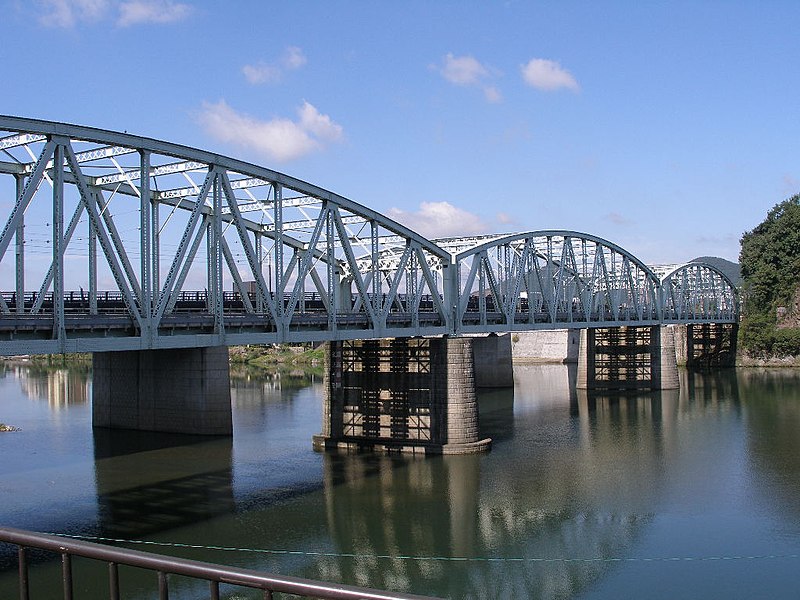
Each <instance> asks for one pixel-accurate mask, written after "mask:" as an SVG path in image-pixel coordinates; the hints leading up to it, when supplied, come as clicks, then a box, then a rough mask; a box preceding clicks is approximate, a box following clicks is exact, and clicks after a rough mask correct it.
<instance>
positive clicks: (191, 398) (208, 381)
mask: <svg viewBox="0 0 800 600" xmlns="http://www.w3.org/2000/svg"><path fill="white" fill-rule="evenodd" d="M92 366H93V375H92V424H93V426H95V427H111V428H115V429H138V430H142V431H164V432H171V433H193V434H200V435H232V433H233V424H232V416H231V387H230V373H229V368H228V348H227V347H226V346H219V347H213V348H180V349H171V350H131V351H124V352H95V353H94V354H93V355H92Z"/></svg>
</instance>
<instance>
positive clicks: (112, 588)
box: [0, 527, 426, 600]
mask: <svg viewBox="0 0 800 600" xmlns="http://www.w3.org/2000/svg"><path fill="white" fill-rule="evenodd" d="M0 542H7V543H9V544H14V545H16V546H17V547H18V556H19V597H20V600H29V599H30V586H29V572H28V559H27V550H28V549H29V548H39V549H41V550H45V551H49V552H54V553H57V554H59V555H60V556H61V578H62V582H63V597H64V600H72V599H73V597H74V596H73V585H72V557H73V556H81V557H84V558H89V559H93V560H98V561H103V562H106V563H108V589H109V594H108V597H109V598H110V599H111V600H119V599H120V598H121V596H120V578H119V565H127V566H131V567H139V568H142V569H148V570H150V571H154V572H155V573H156V575H157V578H158V594H159V595H158V597H159V600H168V598H169V582H168V575H181V576H185V577H191V578H193V579H200V580H205V581H208V584H209V598H211V599H212V600H218V599H219V598H220V584H229V585H233V586H239V587H244V588H250V589H256V590H262V591H263V592H264V598H265V600H271V599H272V594H273V592H283V593H287V594H294V595H296V596H304V597H312V598H319V599H321V600H323V599H324V600H328V599H330V600H334V599H338V600H356V599H358V600H415V599H416V600H424V599H425V598H426V597H425V596H415V595H410V594H395V593H391V592H382V591H380V590H371V589H367V588H359V587H355V586H349V585H340V584H333V583H324V582H319V581H313V580H311V579H301V578H298V577H281V576H276V575H268V574H265V573H261V572H259V571H254V570H251V569H239V568H235V567H226V566H222V565H217V564H213V563H207V562H201V561H197V560H188V559H183V558H173V557H171V556H164V555H161V554H151V553H149V552H140V551H138V550H128V549H126V548H117V547H114V546H106V545H102V544H95V543H92V542H84V541H81V540H73V539H67V538H63V537H60V536H55V535H47V534H43V533H34V532H30V531H23V530H21V529H13V528H10V527H0Z"/></svg>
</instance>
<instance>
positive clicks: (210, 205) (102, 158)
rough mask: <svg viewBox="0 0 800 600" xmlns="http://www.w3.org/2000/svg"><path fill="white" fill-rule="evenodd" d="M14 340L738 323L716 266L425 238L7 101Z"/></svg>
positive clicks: (170, 149) (517, 237)
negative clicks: (659, 268) (13, 112)
mask: <svg viewBox="0 0 800 600" xmlns="http://www.w3.org/2000/svg"><path fill="white" fill-rule="evenodd" d="M0 174H2V175H4V177H0V203H2V206H3V207H4V211H5V210H7V211H8V217H7V219H6V220H5V224H4V225H3V228H2V232H1V233H0V290H2V293H0V355H14V354H38V353H58V352H105V351H113V350H145V349H164V348H191V347H208V346H224V345H236V344H264V343H278V342H302V341H326V340H341V339H370V338H384V337H410V336H420V335H425V336H437V335H461V334H472V333H489V332H504V331H512V330H513V331H521V330H531V329H555V328H559V329H560V328H587V327H612V326H620V325H643V326H644V325H658V324H664V323H689V322H720V323H729V322H736V321H738V303H737V297H736V290H735V287H734V285H733V284H732V282H731V281H730V280H729V279H728V278H727V277H726V276H725V275H724V274H723V273H721V272H720V271H718V270H717V269H715V268H714V267H713V266H711V265H706V264H702V263H690V264H687V265H683V266H680V267H677V268H675V269H674V270H672V271H671V272H669V273H666V274H665V275H664V276H663V277H660V276H658V275H657V274H656V272H655V271H654V270H653V269H652V268H650V267H648V266H646V265H645V264H643V263H642V262H641V261H640V260H638V259H637V258H636V257H635V256H634V255H633V254H631V253H630V252H628V251H626V250H624V249H623V248H621V247H619V246H617V245H615V244H613V243H611V242H609V241H606V240H604V239H602V238H599V237H597V236H594V235H590V234H584V233H578V232H573V231H534V232H524V233H514V234H509V235H487V236H477V237H469V238H456V239H452V238H451V239H442V240H429V239H426V238H425V237H423V236H421V235H419V234H417V233H415V232H413V231H411V230H410V229H408V228H406V227H404V226H403V225H401V224H399V223H397V222H395V221H392V220H391V219H388V218H387V217H386V216H384V215H382V214H380V213H379V212H377V211H375V210H372V209H370V208H367V207H366V206H364V205H362V204H358V203H356V202H353V201H351V200H348V199H347V198H344V197H342V196H339V195H337V194H334V193H332V192H329V191H327V190H324V189H322V188H320V187H317V186H315V185H312V184H309V183H306V182H303V181H300V180H298V179H295V178H293V177H290V176H288V175H285V174H282V173H278V172H276V171H272V170H270V169H266V168H264V167H259V166H256V165H253V164H249V163H246V162H242V161H239V160H235V159H232V158H228V157H224V156H220V155H217V154H213V153H210V152H206V151H203V150H198V149H194V148H189V147H185V146H180V145H177V144H172V143H168V142H163V141H158V140H154V139H149V138H144V137H139V136H134V135H130V134H127V133H117V132H112V131H105V130H100V129H94V128H90V127H84V126H78V125H69V124H64V123H57V122H49V121H40V120H33V119H25V118H19V117H12V116H0Z"/></svg>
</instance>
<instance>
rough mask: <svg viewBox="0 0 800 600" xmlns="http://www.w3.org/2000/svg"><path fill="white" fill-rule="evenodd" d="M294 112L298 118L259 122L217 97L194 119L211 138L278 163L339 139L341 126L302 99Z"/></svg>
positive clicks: (204, 104)
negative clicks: (215, 100) (296, 119)
mask: <svg viewBox="0 0 800 600" xmlns="http://www.w3.org/2000/svg"><path fill="white" fill-rule="evenodd" d="M297 112H298V114H299V116H300V119H299V121H292V120H291V119H285V118H275V119H272V120H270V121H262V120H259V119H256V118H254V117H251V116H250V115H247V114H244V113H240V112H237V111H235V110H234V109H233V108H231V107H230V106H228V104H227V103H226V102H225V101H224V100H220V101H219V102H217V103H216V104H211V103H208V102H204V103H203V106H202V109H201V111H200V113H199V116H198V120H199V121H200V124H201V125H202V126H203V128H204V129H205V130H206V132H207V133H208V134H209V135H211V136H212V137H214V138H215V139H217V140H219V141H221V142H225V143H230V144H234V145H236V146H240V147H244V148H250V149H252V150H254V151H256V152H258V153H259V154H261V155H263V156H265V157H267V158H269V159H271V160H276V161H279V162H286V161H290V160H294V159H296V158H300V157H302V156H306V155H307V154H310V153H312V152H316V151H319V150H322V149H324V148H325V144H326V143H329V142H338V141H341V140H342V139H343V137H344V133H343V129H342V127H341V126H340V125H338V124H336V123H334V122H333V121H332V120H331V118H330V117H329V116H328V115H323V114H321V113H320V112H319V111H318V110H317V109H316V108H315V107H314V106H313V105H312V104H310V103H308V102H304V103H303V105H302V106H301V107H300V108H299V109H298V111H297Z"/></svg>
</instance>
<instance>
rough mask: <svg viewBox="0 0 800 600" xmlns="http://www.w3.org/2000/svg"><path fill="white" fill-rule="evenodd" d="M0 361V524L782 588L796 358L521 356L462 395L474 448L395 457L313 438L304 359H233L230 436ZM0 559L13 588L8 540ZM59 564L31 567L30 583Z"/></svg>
mask: <svg viewBox="0 0 800 600" xmlns="http://www.w3.org/2000/svg"><path fill="white" fill-rule="evenodd" d="M0 370H2V378H0V422H4V423H8V424H12V425H15V426H17V427H20V428H21V431H18V432H13V433H2V434H0V456H2V461H0V523H2V524H5V525H9V526H14V527H22V528H29V529H34V530H37V531H46V532H58V533H66V534H73V535H84V536H95V537H100V538H108V539H113V540H128V541H134V540H136V541H148V542H154V543H156V544H158V545H148V546H141V545H135V544H130V543H126V544H124V545H129V546H130V547H135V548H139V549H148V550H154V551H157V552H161V553H164V554H172V555H177V556H183V557H189V558H197V559H201V560H209V561H215V562H221V563H226V564H230V565H239V566H244V567H249V568H257V569H262V570H266V571H270V572H274V573H281V574H291V575H297V576H303V577H311V578H316V579H324V580H329V581H343V582H347V583H352V584H359V585H368V586H373V587H379V588H388V589H394V590H402V591H411V592H415V593H419V594H429V595H437V596H442V597H448V598H454V599H456V598H587V599H589V598H592V599H593V598H643V597H646V598H797V597H800V371H795V370H755V369H752V370H751V369H748V370H738V371H733V370H731V371H725V372H719V373H716V374H712V375H708V374H707V375H702V374H689V373H686V372H682V373H681V389H680V390H675V391H669V392H663V393H654V394H644V395H639V396H616V397H608V396H606V397H595V398H589V397H587V396H586V395H585V394H584V393H580V392H578V393H576V392H575V391H572V392H571V391H570V377H571V371H570V370H569V369H568V368H567V367H564V366H530V367H520V368H517V370H516V372H515V380H516V385H515V387H514V389H513V390H501V391H497V390H493V391H485V392H483V393H481V394H480V396H479V399H480V403H481V428H482V434H483V435H485V436H490V437H492V438H493V439H494V446H493V449H492V451H491V452H490V453H488V454H485V455H481V456H458V457H428V458H413V457H385V456H370V455H357V456H332V455H322V454H317V453H314V452H313V451H312V450H311V436H312V435H313V434H315V433H317V432H318V431H319V430H320V415H321V395H322V391H321V382H320V380H319V379H318V378H317V379H315V378H314V377H313V376H308V375H306V376H303V375H302V374H295V375H294V376H292V375H289V374H283V375H282V376H280V377H278V376H275V375H271V374H269V375H267V374H263V373H259V372H249V373H239V374H235V375H234V376H233V379H232V395H233V407H234V412H233V416H234V436H233V439H232V440H231V439H218V438H212V439H208V438H196V437H192V436H174V435H156V434H146V433H136V432H121V431H104V430H98V431H95V432H93V431H92V428H91V422H90V421H91V407H90V402H89V398H90V396H91V383H90V381H89V378H88V374H87V373H81V372H74V371H73V372H71V371H67V370H55V371H50V372H44V371H35V370H32V369H31V368H29V367H25V366H13V365H5V366H4V367H3V366H0ZM185 545H188V546H190V547H186V546H185ZM76 567H77V573H76V589H77V590H78V597H80V598H94V597H105V596H103V595H102V594H103V593H105V589H106V588H105V585H106V584H105V583H104V575H103V573H104V570H102V569H101V570H99V571H98V570H97V569H96V568H95V567H92V566H89V565H84V564H83V563H80V561H78V564H77V565H76ZM0 568H2V569H4V570H3V571H0V597H9V598H12V597H15V595H16V576H15V573H14V572H13V571H9V569H15V561H14V559H13V554H12V553H11V552H10V549H9V548H7V547H6V548H2V549H0ZM58 569H59V568H58V566H57V564H55V563H53V562H42V563H41V564H39V565H38V566H37V567H36V568H35V573H34V578H35V580H36V584H35V586H34V591H37V590H38V591H39V592H40V594H41V595H40V596H39V597H43V598H49V597H52V596H55V595H56V594H55V592H54V588H52V587H51V586H52V585H53V581H57V575H58ZM122 576H123V580H124V589H125V591H126V592H127V593H128V594H129V595H128V596H126V597H130V598H152V597H154V595H155V591H154V590H155V587H154V581H153V578H152V577H151V576H149V575H146V574H143V573H141V572H138V571H131V572H124V573H123V575H122ZM170 591H171V592H172V595H171V597H175V598H187V599H188V598H201V597H204V596H205V591H206V588H205V586H204V585H198V584H196V583H193V582H191V581H184V580H175V581H172V582H171V590H170ZM3 594H6V596H4V595H3ZM231 597H236V598H243V597H249V596H247V595H246V594H242V593H238V594H237V595H235V596H231Z"/></svg>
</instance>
